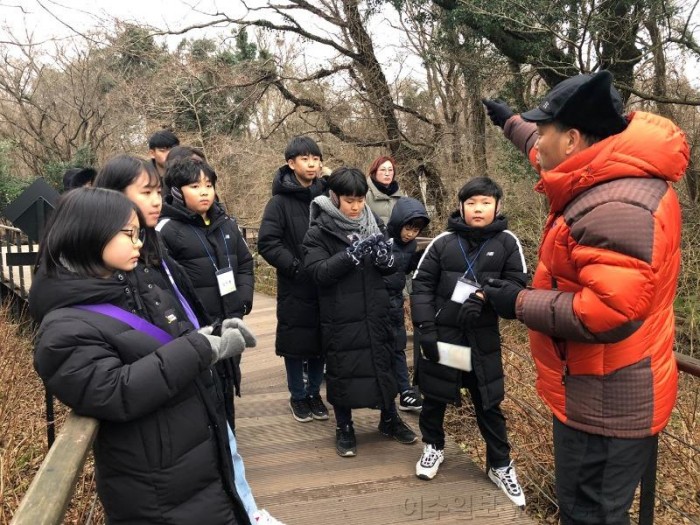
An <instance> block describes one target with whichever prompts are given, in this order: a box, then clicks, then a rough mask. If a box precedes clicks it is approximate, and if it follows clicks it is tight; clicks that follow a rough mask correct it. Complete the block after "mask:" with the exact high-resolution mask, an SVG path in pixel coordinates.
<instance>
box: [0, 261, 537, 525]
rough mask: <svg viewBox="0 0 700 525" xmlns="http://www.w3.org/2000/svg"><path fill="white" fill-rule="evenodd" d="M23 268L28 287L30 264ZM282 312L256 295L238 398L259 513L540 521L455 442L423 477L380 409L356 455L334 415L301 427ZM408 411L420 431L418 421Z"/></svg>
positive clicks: (360, 424)
mask: <svg viewBox="0 0 700 525" xmlns="http://www.w3.org/2000/svg"><path fill="white" fill-rule="evenodd" d="M3 251H4V250H3ZM3 270H5V272H6V271H7V268H3ZM23 270H24V272H23V273H24V279H23V281H24V282H23V283H22V284H23V285H24V288H25V290H28V289H29V285H30V282H31V276H30V273H29V268H23ZM5 275H7V274H5ZM17 277H18V270H17V269H16V270H15V275H14V278H15V279H17ZM17 280H18V279H17ZM5 285H6V286H7V283H5ZM18 285H19V282H17V281H15V291H18V290H17V289H18V288H19V286H18ZM275 307H276V302H275V298H274V297H269V296H265V295H262V294H256V296H255V304H254V308H253V312H252V314H251V315H250V316H248V317H247V318H246V323H247V324H248V325H249V326H250V327H251V329H252V330H253V332H254V333H255V334H256V336H257V339H258V345H257V347H256V348H251V349H248V350H246V352H245V353H244V355H243V362H242V371H243V384H242V395H243V397H241V398H237V399H236V428H237V437H238V445H239V449H240V453H241V456H243V459H244V461H245V466H246V474H247V478H248V481H249V483H250V485H251V487H252V489H253V494H254V495H255V498H256V500H257V503H258V506H259V507H261V508H265V509H267V510H269V511H270V513H271V514H272V515H273V516H275V517H277V518H278V519H280V520H282V521H284V522H285V523H286V524H287V525H316V524H327V523H334V524H335V523H339V524H342V525H355V524H356V525H369V524H380V525H399V524H410V523H426V524H427V523H439V524H445V525H450V524H460V523H475V524H477V525H496V524H505V523H508V524H533V523H535V521H534V520H532V519H531V518H530V517H528V516H527V515H525V514H524V513H523V512H522V511H520V510H519V509H518V508H517V507H515V506H514V505H513V504H511V502H510V501H509V500H508V499H507V498H506V497H505V495H504V494H503V493H502V492H501V491H500V490H499V489H497V488H496V486H495V485H493V483H491V482H490V481H489V480H488V478H487V477H486V475H485V474H484V472H482V471H481V470H480V469H478V468H477V467H476V466H475V465H474V464H473V463H472V462H471V460H470V459H469V457H468V456H467V455H466V454H465V453H463V452H461V451H460V450H459V448H458V447H457V445H456V444H455V443H454V442H452V441H450V440H448V443H447V445H446V457H445V462H444V463H443V464H442V466H441V467H440V472H439V474H438V476H437V477H436V478H435V479H434V480H432V481H422V480H420V479H418V478H416V476H415V464H416V461H417V460H418V458H419V457H420V454H421V451H422V443H421V442H420V441H418V442H417V443H414V444H413V445H402V444H400V443H398V442H396V441H394V440H393V439H389V438H387V437H385V436H383V435H381V434H380V433H379V432H378V431H377V423H378V419H379V413H378V411H373V410H355V411H353V420H354V423H355V433H356V435H357V456H356V457H354V458H341V457H340V456H338V455H337V454H336V452H335V423H334V418H333V413H332V411H331V418H330V419H329V420H328V421H312V422H309V423H298V422H297V421H295V420H294V419H293V418H292V416H291V414H290V409H289V393H288V391H287V384H286V376H285V371H284V362H283V360H282V358H280V357H277V356H276V355H275V351H274V347H275V329H276V316H275ZM322 395H323V397H324V399H325V392H322ZM329 408H330V407H329ZM401 415H402V417H403V419H404V421H406V422H407V423H408V424H409V425H410V426H411V427H412V428H413V430H414V431H416V432H418V417H417V415H415V414H412V413H408V414H406V413H402V414H401Z"/></svg>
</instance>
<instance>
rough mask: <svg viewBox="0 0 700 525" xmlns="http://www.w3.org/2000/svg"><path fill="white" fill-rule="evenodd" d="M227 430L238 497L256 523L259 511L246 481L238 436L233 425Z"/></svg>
mask: <svg viewBox="0 0 700 525" xmlns="http://www.w3.org/2000/svg"><path fill="white" fill-rule="evenodd" d="M226 429H227V430H228V445H229V447H231V459H232V460H233V479H234V481H235V483H236V492H238V497H239V498H241V502H242V503H243V506H244V507H245V511H246V512H247V513H248V517H249V518H250V522H251V523H255V513H256V512H257V511H258V506H257V505H256V504H255V499H253V492H252V491H251V490H250V485H248V480H246V479H245V466H244V465H243V458H242V457H241V455H240V454H239V453H238V445H237V444H236V436H235V434H234V433H233V431H232V430H231V425H229V424H227V425H226Z"/></svg>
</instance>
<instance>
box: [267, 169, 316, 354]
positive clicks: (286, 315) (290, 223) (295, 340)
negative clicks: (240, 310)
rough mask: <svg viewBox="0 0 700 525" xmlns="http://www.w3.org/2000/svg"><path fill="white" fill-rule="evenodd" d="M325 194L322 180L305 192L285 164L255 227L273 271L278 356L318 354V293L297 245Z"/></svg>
mask: <svg viewBox="0 0 700 525" xmlns="http://www.w3.org/2000/svg"><path fill="white" fill-rule="evenodd" d="M325 192H326V182H325V180H323V179H320V178H318V179H316V180H314V182H313V184H311V186H309V187H306V188H305V187H303V186H301V185H300V184H299V183H298V182H297V179H296V177H295V175H294V172H293V171H292V169H291V168H289V166H287V165H286V164H285V165H284V166H282V167H281V168H280V169H279V170H277V172H276V173H275V176H274V180H273V182H272V198H271V199H270V201H269V202H268V203H267V206H266V207H265V211H264V213H263V217H262V222H261V223H260V231H259V233H258V252H259V253H260V255H261V256H262V258H263V259H265V260H266V261H267V262H268V263H269V264H270V265H272V266H274V267H275V269H276V270H277V338H276V340H275V353H276V354H277V355H280V356H286V357H295V358H300V359H301V358H307V357H320V355H321V331H320V324H319V312H318V292H317V290H316V286H315V285H314V283H313V281H312V280H311V279H310V276H309V274H308V272H307V271H306V269H305V268H304V265H303V264H302V261H303V259H304V254H303V251H302V247H301V244H302V242H303V241H304V236H305V235H306V232H307V231H308V230H309V206H310V205H311V201H312V200H313V199H315V198H316V197H318V196H319V195H323V194H324V193H325Z"/></svg>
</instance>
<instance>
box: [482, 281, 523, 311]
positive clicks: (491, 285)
mask: <svg viewBox="0 0 700 525" xmlns="http://www.w3.org/2000/svg"><path fill="white" fill-rule="evenodd" d="M522 290H523V288H522V287H521V286H518V285H517V284H515V283H513V282H511V281H504V280H502V279H489V280H488V283H486V284H485V285H484V293H485V294H486V299H488V301H489V302H490V303H491V306H493V309H494V310H496V313H497V314H498V315H499V316H501V317H502V318H503V319H515V301H516V299H517V298H518V294H519V293H520V292H521V291H522Z"/></svg>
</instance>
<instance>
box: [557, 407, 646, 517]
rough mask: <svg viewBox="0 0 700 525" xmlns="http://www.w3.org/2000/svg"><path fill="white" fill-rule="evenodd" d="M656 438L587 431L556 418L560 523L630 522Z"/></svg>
mask: <svg viewBox="0 0 700 525" xmlns="http://www.w3.org/2000/svg"><path fill="white" fill-rule="evenodd" d="M657 440H658V436H650V437H646V438H641V439H623V438H612V437H605V436H599V435H596V434H589V433H588V432H583V431H581V430H576V429H574V428H571V427H568V426H566V425H564V424H563V423H561V422H560V421H559V420H558V419H557V418H556V417H555V418H554V472H555V478H556V479H555V488H556V493H557V500H558V502H559V513H560V519H561V523H562V525H628V524H629V523H630V518H629V509H630V506H631V505H632V500H633V498H634V491H635V489H636V488H637V485H638V484H639V481H640V480H641V479H642V474H643V473H644V470H645V469H646V467H647V465H648V463H649V461H650V460H651V459H652V456H653V454H652V453H653V451H654V449H655V447H656V444H657Z"/></svg>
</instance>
